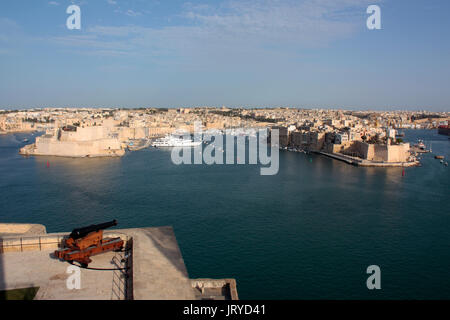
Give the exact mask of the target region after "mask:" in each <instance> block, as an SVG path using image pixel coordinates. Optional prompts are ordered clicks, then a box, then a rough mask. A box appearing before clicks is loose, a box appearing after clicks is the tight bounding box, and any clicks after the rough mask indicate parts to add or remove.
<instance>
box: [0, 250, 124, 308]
mask: <svg viewBox="0 0 450 320" xmlns="http://www.w3.org/2000/svg"><path fill="white" fill-rule="evenodd" d="M51 253H53V250H45V251H28V252H11V253H5V254H2V255H0V265H1V266H2V270H1V271H0V272H1V274H2V275H1V276H0V290H10V289H19V288H28V287H39V291H38V293H37V295H36V297H35V299H37V300H40V299H42V300H55V299H57V300H85V299H86V300H91V299H93V300H110V299H120V300H123V299H125V289H124V288H125V285H124V282H123V279H120V271H97V270H87V269H80V284H81V288H80V289H79V290H77V289H73V290H70V289H68V288H67V285H66V281H67V278H68V277H69V276H70V275H71V274H70V273H67V267H69V266H70V264H69V263H67V262H61V261H59V260H57V259H54V258H52V257H51V256H50V255H51ZM120 254H121V253H114V252H108V253H105V254H103V255H99V256H96V257H93V259H92V260H93V262H92V263H91V264H90V265H89V267H95V268H105V269H111V268H115V266H114V264H113V263H112V262H111V261H112V259H113V258H114V257H117V255H120ZM115 260H116V259H115ZM120 281H122V283H121V282H120ZM118 284H121V285H120V287H119V286H118Z"/></svg>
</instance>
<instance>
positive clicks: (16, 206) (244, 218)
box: [0, 130, 450, 299]
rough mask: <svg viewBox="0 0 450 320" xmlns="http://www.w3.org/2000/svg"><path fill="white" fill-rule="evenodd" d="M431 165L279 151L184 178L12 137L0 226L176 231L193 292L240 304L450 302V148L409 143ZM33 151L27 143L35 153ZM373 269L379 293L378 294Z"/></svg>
mask: <svg viewBox="0 0 450 320" xmlns="http://www.w3.org/2000/svg"><path fill="white" fill-rule="evenodd" d="M405 134H406V136H405V137H404V140H406V141H410V142H415V141H417V139H422V140H424V142H425V144H427V146H428V147H429V145H430V143H431V144H432V149H433V153H432V154H423V155H421V158H422V159H421V162H422V166H421V167H413V168H406V169H405V172H404V174H403V172H402V171H403V168H369V167H368V168H366V167H355V166H351V165H348V164H346V163H343V162H340V161H337V160H333V159H330V158H327V157H324V156H320V155H310V154H303V153H295V152H287V151H280V166H279V172H278V174H277V175H274V176H261V175H260V167H259V166H258V165H211V166H208V165H178V166H177V165H175V164H173V163H172V161H171V157H170V151H167V150H160V149H156V148H147V149H143V150H140V151H136V152H128V153H127V154H126V155H125V156H124V157H122V158H93V159H67V158H57V157H23V156H20V155H19V154H18V151H19V148H20V147H22V146H23V145H24V144H25V143H24V142H23V140H24V139H25V138H28V139H30V142H32V141H33V139H34V136H33V135H31V134H9V135H3V136H0V192H1V197H0V221H1V222H23V223H40V224H44V225H45V226H46V227H47V231H48V232H59V231H71V230H72V229H74V228H76V227H81V226H84V225H89V224H92V223H101V222H104V221H109V220H112V219H117V220H118V222H119V225H118V227H119V228H130V227H150V226H165V225H170V226H173V228H174V231H175V235H176V237H177V240H178V243H179V246H180V249H181V251H182V255H183V258H184V260H185V264H186V267H187V270H188V272H189V276H190V277H191V278H199V277H202V278H235V279H236V280H237V286H238V287H237V288H238V293H239V297H240V298H241V299H431V298H433V299H444V298H445V299H450V277H449V273H450V207H449V196H450V171H449V170H450V169H449V167H446V166H444V165H443V164H441V163H440V161H439V160H436V159H434V155H443V156H444V157H445V159H446V161H448V160H449V158H450V140H448V138H447V137H446V136H442V135H438V134H437V130H434V131H429V130H405ZM30 142H28V143H30ZM370 265H378V266H379V267H380V268H381V286H382V289H381V290H373V291H370V290H368V289H367V287H366V280H367V277H368V276H369V275H368V274H367V273H366V269H367V267H368V266H370Z"/></svg>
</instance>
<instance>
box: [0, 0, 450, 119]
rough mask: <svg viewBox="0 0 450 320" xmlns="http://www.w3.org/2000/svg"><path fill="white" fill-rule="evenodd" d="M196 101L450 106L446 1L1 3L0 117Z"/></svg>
mask: <svg viewBox="0 0 450 320" xmlns="http://www.w3.org/2000/svg"><path fill="white" fill-rule="evenodd" d="M72 3H73V4H77V5H79V6H80V8H81V30H69V29H67V27H66V20H67V18H68V17H69V14H67V13H66V9H67V7H68V6H69V5H71V4H72ZM370 4H377V5H379V6H380V8H381V26H382V29H381V30H368V29H367V27H366V20H367V18H368V17H369V14H367V13H366V9H367V7H368V5H370ZM205 105H209V106H222V105H226V106H230V107H233V106H234V107H236V106H249V107H268V106H292V107H312V108H314V107H343V108H349V109H412V110H417V109H428V110H433V111H450V1H448V0H286V1H284V0H262V1H258V0H236V1H235V0H212V1H207V0H198V1H197V0H191V1H190V2H188V1H183V0H158V1H157V0H134V1H133V0H129V1H125V0H123V1H122V0H80V1H70V0H53V1H48V0H45V1H44V0H1V1H0V109H2V108H3V109H5V108H31V107H46V106H54V107H65V106H72V107H91V106H98V107H180V106H205Z"/></svg>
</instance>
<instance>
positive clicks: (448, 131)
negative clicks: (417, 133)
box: [438, 125, 450, 136]
mask: <svg viewBox="0 0 450 320" xmlns="http://www.w3.org/2000/svg"><path fill="white" fill-rule="evenodd" d="M438 133H439V134H443V135H446V136H450V126H448V125H447V126H439V127H438Z"/></svg>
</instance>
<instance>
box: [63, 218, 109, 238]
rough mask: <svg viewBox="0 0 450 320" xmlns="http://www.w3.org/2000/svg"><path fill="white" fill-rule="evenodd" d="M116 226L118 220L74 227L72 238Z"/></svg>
mask: <svg viewBox="0 0 450 320" xmlns="http://www.w3.org/2000/svg"><path fill="white" fill-rule="evenodd" d="M114 226H117V220H113V221H110V222H105V223H99V224H92V225H90V226H87V227H83V228H77V229H73V231H72V233H71V234H70V237H71V238H72V239H79V238H82V237H84V236H86V235H88V234H89V233H91V232H97V231H100V230H104V229H107V228H110V227H114Z"/></svg>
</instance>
